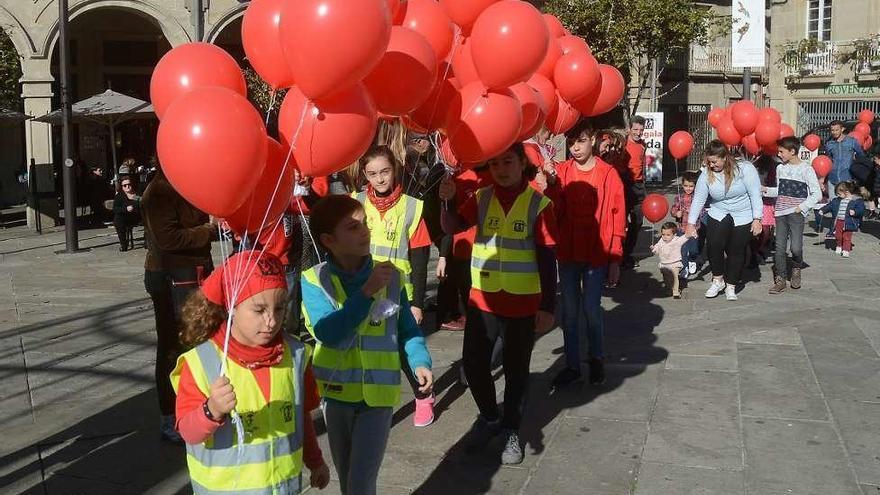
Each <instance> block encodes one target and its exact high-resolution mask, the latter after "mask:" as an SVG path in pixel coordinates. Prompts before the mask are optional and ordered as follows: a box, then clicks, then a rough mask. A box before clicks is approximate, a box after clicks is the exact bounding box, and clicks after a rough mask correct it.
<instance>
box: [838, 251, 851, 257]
mask: <svg viewBox="0 0 880 495" xmlns="http://www.w3.org/2000/svg"><path fill="white" fill-rule="evenodd" d="M840 255H841V256H843V257H844V258H849V251H841V252H840Z"/></svg>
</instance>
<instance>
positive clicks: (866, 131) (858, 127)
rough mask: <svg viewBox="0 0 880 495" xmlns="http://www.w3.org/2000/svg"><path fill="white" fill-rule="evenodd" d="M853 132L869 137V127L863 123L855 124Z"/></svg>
mask: <svg viewBox="0 0 880 495" xmlns="http://www.w3.org/2000/svg"><path fill="white" fill-rule="evenodd" d="M853 130H854V131H858V132H860V133H862V134H864V135H865V136H866V137H867V136H870V135H871V126H870V125H868V124H866V123H864V122H859V123H858V124H856V125H855V127H853Z"/></svg>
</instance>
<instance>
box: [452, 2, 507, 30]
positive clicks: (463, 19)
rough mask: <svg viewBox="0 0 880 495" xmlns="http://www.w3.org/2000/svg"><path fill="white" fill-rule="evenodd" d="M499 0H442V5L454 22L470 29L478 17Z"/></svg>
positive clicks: (465, 28)
mask: <svg viewBox="0 0 880 495" xmlns="http://www.w3.org/2000/svg"><path fill="white" fill-rule="evenodd" d="M497 1H498V0H440V6H441V7H443V11H444V12H446V15H448V16H449V18H450V19H452V22H454V23H456V24H458V25H459V26H460V27H461V28H462V29H464V30H468V29H469V28H470V27H471V26H473V25H474V22H476V21H477V17H480V14H482V13H483V11H484V10H486V9H487V8H488V7H489V6H490V5H492V4H493V3H495V2H497Z"/></svg>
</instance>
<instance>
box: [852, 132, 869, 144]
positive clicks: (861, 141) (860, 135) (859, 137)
mask: <svg viewBox="0 0 880 495" xmlns="http://www.w3.org/2000/svg"><path fill="white" fill-rule="evenodd" d="M849 136H850V137H851V138H853V139H855V140H856V142H857V143H859V146H861V147H863V148H864V146H865V141H866V140H867V139H868V136H866V135H865V134H864V133H863V132H861V131H858V130H855V131H852V132H850V133H849Z"/></svg>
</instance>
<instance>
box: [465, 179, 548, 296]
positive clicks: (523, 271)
mask: <svg viewBox="0 0 880 495" xmlns="http://www.w3.org/2000/svg"><path fill="white" fill-rule="evenodd" d="M494 191H495V189H494V186H489V187H484V188H482V189H480V190H478V191H477V194H476V200H477V223H476V226H477V233H476V238H475V239H474V248H473V253H472V255H471V279H472V281H473V288H475V289H479V290H481V291H483V292H500V291H502V290H503V291H504V292H508V293H510V294H517V295H531V294H540V293H541V278H540V276H539V274H538V259H537V255H536V253H535V233H534V231H535V220H536V219H537V218H538V215H539V214H540V213H541V211H542V210H543V209H544V208H546V207H547V206H549V205H550V200H549V199H548V198H546V197H545V196H543V195H542V194H541V193H539V192H537V191H535V190H534V189H533V188H531V187H526V188H525V190H523V192H522V193H520V195H519V196H518V197H517V198H516V200H515V201H514V203H513V206H512V207H511V208H510V211H508V212H507V213H506V214H505V213H504V209H503V208H502V207H501V203H499V202H498V199H497V198H496V197H495V192H494Z"/></svg>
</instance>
